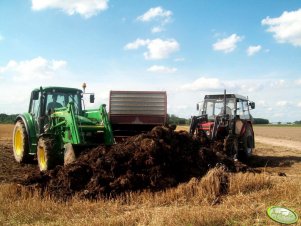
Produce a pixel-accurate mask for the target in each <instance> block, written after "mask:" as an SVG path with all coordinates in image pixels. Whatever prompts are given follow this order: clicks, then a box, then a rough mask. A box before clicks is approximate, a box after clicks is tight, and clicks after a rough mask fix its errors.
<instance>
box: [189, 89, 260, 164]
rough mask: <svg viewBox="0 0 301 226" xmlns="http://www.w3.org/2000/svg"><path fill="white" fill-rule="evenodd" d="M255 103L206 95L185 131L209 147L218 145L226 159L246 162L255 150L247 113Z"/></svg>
mask: <svg viewBox="0 0 301 226" xmlns="http://www.w3.org/2000/svg"><path fill="white" fill-rule="evenodd" d="M254 108H255V103H254V102H252V101H249V100H248V98H246V97H244V96H241V95H237V94H226V90H225V92H224V94H218V95H206V96H205V98H204V101H202V102H201V103H198V104H197V110H199V111H200V115H199V116H193V117H192V120H191V124H190V129H189V132H190V134H192V135H196V136H198V137H199V138H200V139H202V140H203V141H204V140H205V141H209V143H210V144H211V145H214V144H216V143H220V144H222V145H223V151H224V152H226V154H227V155H228V156H229V157H233V158H234V159H238V160H240V161H243V162H246V161H247V159H248V158H249V157H250V156H251V154H252V150H253V148H254V147H255V141H254V131H253V126H252V116H251V114H250V110H251V109H254Z"/></svg>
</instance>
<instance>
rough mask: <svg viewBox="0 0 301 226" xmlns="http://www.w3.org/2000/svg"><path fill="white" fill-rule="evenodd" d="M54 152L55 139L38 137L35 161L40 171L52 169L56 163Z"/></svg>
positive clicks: (56, 157) (56, 158)
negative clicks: (36, 160)
mask: <svg viewBox="0 0 301 226" xmlns="http://www.w3.org/2000/svg"><path fill="white" fill-rule="evenodd" d="M56 152H57V150H55V139H54V138H52V137H40V138H39V141H38V147H37V159H38V164H39V168H40V171H46V170H50V169H53V168H54V167H55V166H56V165H57V163H58V162H59V161H58V155H57V153H56Z"/></svg>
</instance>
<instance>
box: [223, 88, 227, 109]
mask: <svg viewBox="0 0 301 226" xmlns="http://www.w3.org/2000/svg"><path fill="white" fill-rule="evenodd" d="M226 104H227V103H226V90H224V112H223V113H224V115H226V114H227V111H226Z"/></svg>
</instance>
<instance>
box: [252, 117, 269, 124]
mask: <svg viewBox="0 0 301 226" xmlns="http://www.w3.org/2000/svg"><path fill="white" fill-rule="evenodd" d="M253 123H254V124H269V123H270V122H269V120H267V119H264V118H253Z"/></svg>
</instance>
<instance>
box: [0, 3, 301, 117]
mask: <svg viewBox="0 0 301 226" xmlns="http://www.w3.org/2000/svg"><path fill="white" fill-rule="evenodd" d="M83 82H85V83H86V84H87V88H86V91H87V92H94V93H95V98H96V101H95V104H93V105H88V107H90V108H94V107H98V106H99V105H100V104H101V103H105V104H108V99H109V92H110V90H151V91H153V90H154V91H156V90H157V91H166V92H167V98H168V113H169V114H175V115H177V116H180V117H185V118H190V117H191V116H192V115H197V114H198V112H197V111H196V103H198V102H200V101H201V100H202V99H203V98H204V95H205V94H218V93H223V91H224V89H226V90H227V93H237V94H241V95H243V96H247V97H248V98H249V99H250V100H252V101H254V102H255V103H256V109H254V110H252V115H253V117H257V118H265V119H268V120H270V122H279V121H280V122H294V121H297V120H301V1H300V0H290V1H287V0H264V1H262V0H245V1H241V0H231V1H225V0H187V1H183V0H182V1H181V0H178V1H175V0H164V1H162V0H161V1H159V0H127V1H125V0H1V1H0V90H1V94H0V113H6V114H13V113H14V114H15V113H22V112H26V111H27V110H28V104H29V97H30V92H31V90H32V89H34V88H37V87H40V86H67V87H75V88H81V85H82V83H83Z"/></svg>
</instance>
